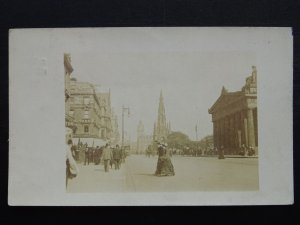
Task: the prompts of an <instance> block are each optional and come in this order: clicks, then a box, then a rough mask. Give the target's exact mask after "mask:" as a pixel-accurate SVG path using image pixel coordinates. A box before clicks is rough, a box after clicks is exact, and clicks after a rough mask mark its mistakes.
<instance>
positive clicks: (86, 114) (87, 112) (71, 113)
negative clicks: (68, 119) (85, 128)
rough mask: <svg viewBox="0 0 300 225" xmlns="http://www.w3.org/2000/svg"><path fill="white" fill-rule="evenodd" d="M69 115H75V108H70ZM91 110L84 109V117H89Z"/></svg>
mask: <svg viewBox="0 0 300 225" xmlns="http://www.w3.org/2000/svg"><path fill="white" fill-rule="evenodd" d="M69 116H72V117H73V116H74V111H73V110H70V111H69ZM89 116H90V115H89V111H88V110H85V111H84V114H83V119H89Z"/></svg>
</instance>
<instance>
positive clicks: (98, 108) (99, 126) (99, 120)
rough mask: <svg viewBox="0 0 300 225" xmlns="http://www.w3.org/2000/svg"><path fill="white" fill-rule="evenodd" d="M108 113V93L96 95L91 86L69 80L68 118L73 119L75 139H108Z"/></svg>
mask: <svg viewBox="0 0 300 225" xmlns="http://www.w3.org/2000/svg"><path fill="white" fill-rule="evenodd" d="M104 99H105V100H104ZM110 113H111V109H110V93H104V94H102V93H96V91H95V87H94V85H93V84H91V83H88V82H78V81H76V79H71V81H70V109H69V116H70V117H73V118H74V126H75V131H74V135H73V136H74V137H75V138H98V139H103V140H107V139H109V138H110V131H111V126H112V125H111V114H110Z"/></svg>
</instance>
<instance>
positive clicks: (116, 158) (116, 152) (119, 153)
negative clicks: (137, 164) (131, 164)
mask: <svg viewBox="0 0 300 225" xmlns="http://www.w3.org/2000/svg"><path fill="white" fill-rule="evenodd" d="M113 159H114V163H115V169H116V170H119V169H120V164H121V159H122V151H121V149H120V147H119V145H116V148H115V149H114V150H113Z"/></svg>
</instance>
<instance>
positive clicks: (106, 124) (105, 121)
mask: <svg viewBox="0 0 300 225" xmlns="http://www.w3.org/2000/svg"><path fill="white" fill-rule="evenodd" d="M97 97H98V99H99V102H100V112H101V116H100V120H101V130H100V138H102V139H110V138H112V137H113V133H112V131H113V129H112V128H113V127H112V110H111V101H110V90H109V92H107V93H98V94H97Z"/></svg>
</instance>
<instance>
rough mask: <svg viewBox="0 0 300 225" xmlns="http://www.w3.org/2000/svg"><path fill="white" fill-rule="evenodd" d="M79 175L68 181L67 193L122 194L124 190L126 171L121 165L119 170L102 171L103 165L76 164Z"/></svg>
mask: <svg viewBox="0 0 300 225" xmlns="http://www.w3.org/2000/svg"><path fill="white" fill-rule="evenodd" d="M78 167H79V174H78V176H77V177H75V178H73V179H71V180H69V181H68V186H67V192H68V193H79V192H80V193H82V192H123V191H125V190H126V169H125V165H124V164H122V165H121V168H120V170H115V169H114V166H113V169H110V170H109V172H105V171H104V165H103V163H101V164H100V165H95V164H94V163H90V164H89V165H86V166H85V165H83V164H78Z"/></svg>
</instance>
